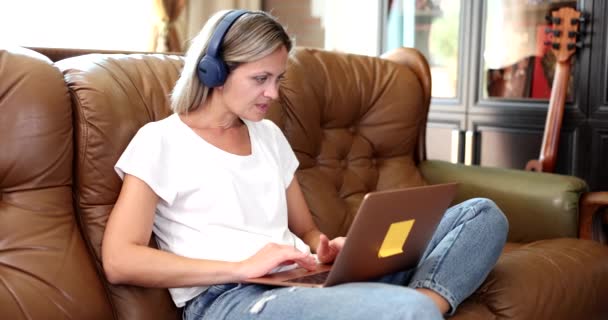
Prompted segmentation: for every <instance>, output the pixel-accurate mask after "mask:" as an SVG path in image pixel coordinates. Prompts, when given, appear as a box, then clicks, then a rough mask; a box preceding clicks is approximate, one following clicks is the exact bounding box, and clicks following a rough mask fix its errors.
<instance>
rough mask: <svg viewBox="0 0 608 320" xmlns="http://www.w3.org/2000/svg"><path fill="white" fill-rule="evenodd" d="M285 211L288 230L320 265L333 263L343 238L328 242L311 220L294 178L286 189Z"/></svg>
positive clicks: (300, 190) (342, 243)
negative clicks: (304, 245)
mask: <svg viewBox="0 0 608 320" xmlns="http://www.w3.org/2000/svg"><path fill="white" fill-rule="evenodd" d="M287 210H288V215H289V229H290V230H291V231H292V232H293V233H295V235H297V236H298V237H299V238H300V239H302V240H303V241H304V242H305V243H306V244H307V245H308V246H309V247H310V248H311V250H313V251H314V252H316V253H317V257H318V259H319V261H320V262H322V263H330V262H333V261H334V259H335V258H336V255H337V254H338V252H339V251H340V250H341V249H342V246H343V245H344V239H345V238H344V237H338V238H335V239H333V240H329V239H328V238H327V236H325V235H324V234H323V233H321V231H319V229H318V228H317V226H316V224H315V223H314V221H313V220H312V214H311V213H310V210H309V209H308V205H307V204H306V200H305V199H304V195H303V194H302V189H301V188H300V183H299V182H298V179H297V178H296V177H295V176H294V178H293V180H292V181H291V183H290V184H289V187H287Z"/></svg>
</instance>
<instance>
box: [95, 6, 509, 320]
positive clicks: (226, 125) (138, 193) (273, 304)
mask: <svg viewBox="0 0 608 320" xmlns="http://www.w3.org/2000/svg"><path fill="white" fill-rule="evenodd" d="M291 46H292V44H291V41H290V39H289V37H288V35H287V34H286V33H285V30H284V29H283V27H282V26H281V25H280V24H279V23H278V22H276V20H275V19H274V18H273V17H271V16H270V15H268V14H267V13H264V12H248V11H231V12H228V13H226V12H220V13H217V14H216V15H214V16H213V17H212V18H211V19H210V20H209V21H208V22H207V24H206V25H205V27H204V28H203V30H202V31H201V33H200V34H199V36H198V37H197V38H196V39H195V40H194V42H193V44H192V46H191V48H190V49H189V51H188V53H187V55H186V60H185V65H184V69H183V71H182V74H181V77H180V79H179V80H178V82H177V84H176V87H175V89H174V91H173V94H172V97H171V107H172V109H173V111H174V112H175V113H174V114H173V115H171V116H170V117H168V118H166V119H164V120H160V121H157V122H153V123H149V124H147V125H145V126H144V127H142V128H141V129H140V130H139V131H138V133H137V134H136V135H135V137H134V138H133V140H132V141H131V143H130V144H129V146H128V147H127V149H126V150H125V151H124V153H123V155H122V156H121V158H120V159H119V161H118V162H117V164H116V171H117V173H118V174H119V175H120V176H121V178H123V180H124V181H123V186H122V190H121V192H120V195H119V198H118V200H117V202H116V205H115V206H114V208H113V210H112V213H111V215H110V218H109V220H108V223H107V227H106V231H105V234H104V239H103V243H102V259H103V267H104V270H105V273H106V276H107V278H108V279H109V281H110V282H112V283H127V284H134V285H141V286H149V287H165V288H171V289H170V292H171V296H172V298H173V300H174V302H175V304H176V305H177V306H178V307H182V306H183V307H185V308H184V318H185V319H203V318H204V319H248V318H255V319H298V318H302V319H370V318H372V317H375V318H378V317H380V318H386V319H441V318H442V316H443V315H444V314H448V315H449V314H451V313H453V312H454V311H455V309H456V307H457V306H458V304H459V303H460V302H462V301H463V300H464V299H465V298H466V297H467V296H468V295H469V294H471V293H472V292H473V291H474V290H475V289H476V288H477V287H478V286H479V285H480V284H481V282H482V281H483V280H484V279H485V277H486V276H487V274H488V272H489V271H490V269H491V268H492V266H493V265H494V264H495V262H496V260H497V258H498V256H499V254H500V251H501V249H502V247H503V245H504V242H505V238H506V233H507V222H506V219H505V217H504V215H503V214H502V213H501V211H500V210H499V209H498V208H497V207H496V206H495V205H494V203H493V202H491V201H489V200H486V199H474V200H469V201H467V202H465V203H463V204H460V205H458V206H455V207H452V208H450V209H449V210H448V211H447V212H446V214H445V216H444V218H443V219H442V221H441V223H440V225H439V226H438V228H437V231H436V233H435V234H434V236H433V239H432V240H431V243H430V244H429V247H428V248H427V250H426V252H425V254H424V256H423V259H422V261H421V262H420V264H419V266H418V267H417V268H415V269H412V270H404V271H403V272H399V273H397V274H393V275H389V276H386V277H384V278H382V279H380V280H379V281H375V282H368V283H349V284H343V285H338V286H334V287H330V288H323V289H315V288H273V287H269V286H262V285H251V284H241V282H242V281H243V280H245V279H247V278H252V277H258V276H262V275H264V274H267V273H270V272H274V271H276V270H279V269H281V268H285V267H290V265H299V266H302V267H305V268H308V269H314V267H315V264H316V263H317V261H316V260H318V262H320V263H330V262H332V261H333V260H334V258H335V257H336V255H337V254H338V252H339V251H340V249H341V248H342V245H343V243H344V238H342V237H339V238H336V239H332V240H329V239H328V238H327V237H326V236H325V235H323V234H322V233H321V232H320V231H319V230H318V228H317V227H316V226H315V224H314V222H313V220H312V218H311V214H310V211H309V209H308V207H307V205H306V202H305V200H304V197H303V195H302V191H301V190H300V186H299V184H298V181H297V179H296V178H295V176H294V172H295V170H296V168H297V166H298V161H297V160H296V158H295V155H294V153H293V151H292V150H291V148H290V146H289V144H288V142H287V140H286V139H285V137H284V136H283V134H282V133H281V131H280V130H279V129H278V128H277V127H276V126H275V125H274V124H273V123H272V122H270V121H268V120H264V116H265V114H266V111H267V109H268V106H269V103H270V101H271V100H273V99H276V98H277V96H278V89H279V84H280V80H281V78H282V77H283V74H284V73H285V68H286V64H287V58H288V54H289V51H290V50H291ZM224 68H225V69H226V70H223V69H224ZM152 232H154V233H155V235H156V238H157V240H158V243H159V246H160V248H161V249H162V250H156V249H152V248H149V247H148V246H147V244H148V242H149V239H150V236H151V233H152ZM311 249H312V251H313V252H315V253H316V260H315V258H314V257H313V255H312V254H311ZM472 252H474V253H475V254H474V256H472V254H471V253H472ZM471 261H475V262H474V263H471Z"/></svg>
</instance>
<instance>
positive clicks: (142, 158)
mask: <svg viewBox="0 0 608 320" xmlns="http://www.w3.org/2000/svg"><path fill="white" fill-rule="evenodd" d="M159 129H160V128H158V125H157V127H153V126H150V125H149V124H148V125H145V126H143V127H142V128H141V129H139V131H137V133H136V134H135V136H134V137H133V139H132V140H131V142H130V143H129V145H128V146H127V148H126V149H125V151H124V152H123V153H122V155H121V156H120V158H119V159H118V162H116V165H115V166H114V170H115V171H116V173H117V174H118V176H120V178H121V179H123V180H124V177H125V174H130V175H132V176H135V177H137V178H139V179H141V180H142V181H144V182H145V183H146V184H147V185H148V186H149V187H150V188H151V189H152V190H153V191H154V193H156V195H158V196H159V197H160V198H161V199H162V200H164V201H165V202H167V203H168V204H171V203H173V200H174V199H175V195H176V191H173V190H171V189H172V188H171V187H170V181H169V176H170V174H169V166H168V165H167V162H168V159H166V156H167V150H163V140H162V135H161V132H159Z"/></svg>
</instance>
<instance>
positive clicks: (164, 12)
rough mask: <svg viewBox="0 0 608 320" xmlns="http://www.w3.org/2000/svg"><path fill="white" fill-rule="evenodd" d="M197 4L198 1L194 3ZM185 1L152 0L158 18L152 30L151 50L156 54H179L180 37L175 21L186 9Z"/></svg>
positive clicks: (180, 47) (180, 49) (180, 48)
mask: <svg viewBox="0 0 608 320" xmlns="http://www.w3.org/2000/svg"><path fill="white" fill-rule="evenodd" d="M194 2H198V1H194ZM186 5H187V3H186V0H154V8H155V11H156V15H157V18H158V22H157V23H156V26H155V30H154V37H153V43H152V45H151V49H152V50H153V51H157V52H166V51H169V52H181V51H182V50H183V48H182V37H180V34H179V33H178V30H177V27H176V24H177V23H176V21H177V19H178V18H179V17H180V16H181V14H182V12H183V11H184V9H185V8H186Z"/></svg>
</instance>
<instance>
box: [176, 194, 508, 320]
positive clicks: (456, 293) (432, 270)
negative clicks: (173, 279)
mask: <svg viewBox="0 0 608 320" xmlns="http://www.w3.org/2000/svg"><path fill="white" fill-rule="evenodd" d="M507 231H508V222H507V219H506V218H505V216H504V214H503V213H502V212H501V211H500V209H499V208H498V207H497V206H496V205H495V204H494V202H492V201H490V200H488V199H481V198H477V199H471V200H468V201H465V202H463V203H461V204H459V205H456V206H454V207H451V208H450V209H448V210H447V211H446V213H445V215H444V217H443V218H442V220H441V222H440V224H439V226H438V227H437V230H436V231H435V234H434V235H433V238H432V239H431V242H430V243H429V245H428V247H427V248H426V251H425V253H424V255H423V257H422V259H421V260H420V263H419V264H418V266H416V268H413V269H410V270H404V271H402V272H398V273H395V274H391V275H387V276H385V277H382V278H380V279H378V280H376V281H371V282H356V283H347V284H341V285H337V286H332V287H327V288H303V287H272V286H264V285H256V284H236V283H232V284H222V285H214V286H211V287H209V288H208V289H207V290H206V291H205V292H203V293H201V294H200V295H199V296H197V297H195V298H194V299H192V300H190V301H189V302H188V303H187V304H186V306H185V308H184V313H183V317H184V319H187V320H190V319H239V320H241V319H336V320H340V319H349V320H350V319H374V320H380V319H443V315H442V314H441V313H440V312H439V309H438V308H437V307H436V306H435V305H434V303H433V301H432V300H431V299H430V298H429V297H427V296H425V295H423V294H421V293H419V292H418V291H416V290H414V289H415V288H428V289H431V290H433V291H435V292H437V293H438V294H440V295H441V296H443V297H444V298H445V299H446V300H447V301H448V302H449V304H450V306H451V308H450V312H449V314H453V313H454V312H455V311H456V308H457V307H458V305H459V304H460V303H461V302H462V301H463V300H464V299H466V298H467V297H468V296H469V295H470V294H471V293H473V292H474V291H475V290H476V289H477V288H478V287H479V285H481V283H482V282H483V281H484V279H485V278H486V276H487V275H488V273H489V272H490V270H491V269H492V267H493V266H494V264H495V263H496V260H497V259H498V256H499V255H500V253H501V250H502V248H503V246H504V243H505V241H506V237H507Z"/></svg>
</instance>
